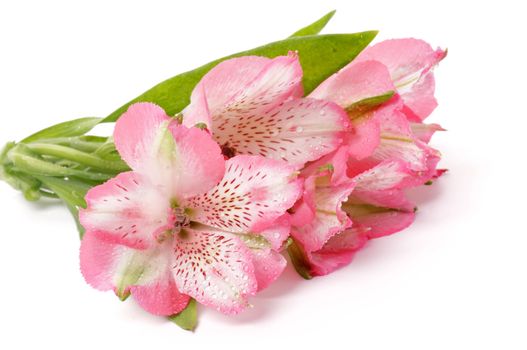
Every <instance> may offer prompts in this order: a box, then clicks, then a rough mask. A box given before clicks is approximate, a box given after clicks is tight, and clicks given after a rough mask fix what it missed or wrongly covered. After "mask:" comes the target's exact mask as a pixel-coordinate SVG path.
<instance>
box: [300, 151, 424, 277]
mask: <svg viewBox="0 0 527 350" xmlns="http://www.w3.org/2000/svg"><path fill="white" fill-rule="evenodd" d="M324 164H325V165H324ZM317 168H318V169H319V170H318V172H317V171H316V169H317ZM328 169H330V170H328ZM305 171H307V173H308V174H310V175H308V177H307V179H306V186H305V190H304V195H303V197H302V199H301V200H300V201H299V202H298V203H297V204H296V205H295V207H294V209H293V210H294V211H295V212H294V214H293V220H292V223H293V227H292V230H291V236H292V237H293V238H294V239H295V242H296V243H297V244H298V245H299V246H300V247H299V248H300V252H301V254H302V255H303V256H302V260H303V263H304V264H306V265H307V266H305V268H307V269H308V270H309V273H310V274H311V275H313V276H319V275H325V274H328V273H330V272H332V271H334V270H335V269H337V268H339V267H342V266H344V265H347V264H348V263H350V262H351V259H352V258H353V256H354V254H355V252H356V251H358V250H359V249H360V248H362V247H363V246H364V244H365V243H366V242H367V241H368V240H369V239H372V238H377V237H381V236H384V235H388V234H392V233H395V232H398V231H400V230H402V229H404V228H406V227H407V226H409V225H410V224H411V223H412V222H413V219H414V206H413V204H412V203H411V202H409V201H408V200H407V199H406V197H405V194H404V189H406V188H408V187H410V186H412V185H413V182H414V180H413V174H412V172H411V171H409V170H408V169H407V167H406V165H405V164H404V163H403V162H401V161H397V160H392V161H384V162H382V163H380V164H378V165H376V166H373V167H371V168H366V169H359V168H358V167H355V168H350V166H349V162H347V161H346V150H345V148H341V149H339V150H338V151H337V152H335V153H333V154H331V155H328V156H326V157H324V158H322V159H320V160H319V161H317V162H315V163H313V164H312V165H311V166H310V167H308V168H307V169H306V170H305Z"/></svg>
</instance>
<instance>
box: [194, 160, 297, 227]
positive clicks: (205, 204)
mask: <svg viewBox="0 0 527 350" xmlns="http://www.w3.org/2000/svg"><path fill="white" fill-rule="evenodd" d="M226 168H227V170H226V172H225V176H224V177H223V179H222V180H221V181H220V183H219V184H218V185H217V186H216V187H214V188H212V189H211V190H210V191H208V192H207V193H205V194H203V195H199V196H196V197H193V198H190V199H189V200H188V201H186V202H185V203H184V206H185V207H187V208H190V209H191V214H190V215H191V220H192V221H195V222H199V223H202V224H205V225H208V226H212V227H215V228H218V229H221V230H225V231H229V232H235V233H247V232H258V231H260V230H262V229H265V228H267V227H269V225H270V224H272V223H273V222H274V221H275V220H276V219H277V218H279V217H280V216H282V215H284V214H285V212H286V210H287V209H289V208H290V207H291V206H292V205H293V204H294V203H295V201H296V200H297V198H298V196H299V194H300V191H301V183H300V180H296V179H294V168H293V167H292V166H291V165H288V164H287V163H285V162H283V161H277V160H272V159H266V158H263V157H258V156H236V157H234V158H231V159H229V160H227V161H226Z"/></svg>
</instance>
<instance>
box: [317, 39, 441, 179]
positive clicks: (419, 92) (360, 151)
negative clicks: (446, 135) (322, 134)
mask: <svg viewBox="0 0 527 350" xmlns="http://www.w3.org/2000/svg"><path fill="white" fill-rule="evenodd" d="M445 54H446V53H445V52H444V51H442V50H436V51H434V50H432V48H431V47H430V45H428V44H426V43H425V42H423V41H420V40H415V39H401V40H389V41H385V42H381V43H379V44H377V45H374V46H372V47H370V48H367V49H365V50H364V51H363V52H362V53H361V54H360V55H359V57H358V58H357V59H355V60H354V61H352V62H351V63H350V64H348V65H347V66H346V67H345V68H343V69H342V70H340V71H339V72H337V73H336V74H334V75H333V76H331V77H330V78H328V79H327V80H326V81H324V82H323V83H322V84H321V85H320V86H319V87H317V89H315V90H314V91H313V92H312V93H311V94H310V96H311V97H315V98H320V99H326V100H330V101H333V102H335V103H337V104H339V105H340V106H341V107H342V108H344V109H346V111H347V113H348V116H349V119H350V121H351V123H352V125H353V128H352V130H351V131H350V132H349V133H348V134H347V136H346V142H345V143H346V144H347V147H348V151H349V155H350V157H351V158H353V159H355V160H357V161H362V160H366V161H367V162H368V163H369V164H370V165H371V166H374V165H376V164H379V163H381V162H382V161H385V160H401V161H403V162H405V163H406V164H407V166H408V168H409V169H410V170H411V171H413V172H414V177H415V179H416V184H422V183H424V182H426V181H428V180H429V179H430V178H432V177H434V176H436V175H437V172H436V170H435V166H436V165H437V162H438V161H439V158H440V156H439V153H438V152H437V151H436V150H434V149H433V148H431V147H429V146H428V145H427V143H428V141H429V140H430V137H431V136H432V134H433V132H435V131H437V130H442V128H441V127H440V126H439V125H437V124H430V125H427V124H423V123H422V122H421V120H422V119H424V118H425V117H426V116H428V114H430V113H431V112H432V110H433V109H434V108H435V106H436V105H437V103H436V101H435V98H434V96H433V93H434V78H433V74H432V68H433V66H434V65H435V64H437V63H438V62H439V61H440V60H441V59H442V58H443V57H444V56H445ZM372 160H374V161H376V162H377V163H376V164H375V162H372Z"/></svg>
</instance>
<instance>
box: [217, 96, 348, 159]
mask: <svg viewBox="0 0 527 350" xmlns="http://www.w3.org/2000/svg"><path fill="white" fill-rule="evenodd" d="M233 113H234V112H233ZM236 113H238V112H236ZM214 123H217V125H218V127H215V129H214V135H213V136H214V138H215V140H216V141H218V143H219V144H220V145H222V147H223V148H224V149H225V148H226V149H229V150H230V152H232V153H234V154H249V155H261V156H264V157H268V158H272V159H282V160H285V161H287V162H289V163H291V164H295V165H298V167H301V166H302V165H304V163H306V162H307V161H311V160H316V159H318V158H320V157H321V156H323V155H325V154H327V153H330V152H331V151H333V150H334V149H336V148H337V147H338V146H339V145H340V144H341V143H342V138H343V132H344V131H345V130H346V129H347V127H348V125H349V121H348V117H347V115H346V113H345V112H344V110H343V109H341V108H340V107H338V106H337V105H335V104H333V103H330V102H326V101H321V100H314V99H293V100H290V101H287V102H285V103H283V104H281V105H280V106H278V107H276V108H274V109H271V110H266V111H265V112H262V111H259V110H247V111H244V112H243V113H238V114H236V115H234V114H229V115H228V116H226V115H222V116H219V117H218V119H216V120H215V121H214ZM215 125H216V124H215Z"/></svg>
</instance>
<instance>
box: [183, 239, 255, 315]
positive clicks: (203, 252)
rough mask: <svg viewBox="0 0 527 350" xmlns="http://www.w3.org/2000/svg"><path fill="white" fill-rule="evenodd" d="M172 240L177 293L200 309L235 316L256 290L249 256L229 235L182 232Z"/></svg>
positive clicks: (241, 245) (240, 243)
mask: <svg viewBox="0 0 527 350" xmlns="http://www.w3.org/2000/svg"><path fill="white" fill-rule="evenodd" d="M183 233H184V234H183V235H182V236H181V237H177V238H176V240H175V247H174V257H173V259H174V260H173V262H174V264H173V274H174V278H175V281H176V285H177V286H178V289H179V290H181V291H182V292H183V293H185V294H188V295H190V296H191V297H193V298H195V299H196V300H197V301H198V302H200V303H201V304H203V305H206V306H211V307H214V308H216V309H218V310H219V311H221V312H223V313H227V314H235V313H238V312H240V311H241V310H243V309H244V308H245V307H246V306H247V297H248V296H249V295H253V294H255V293H256V290H257V281H256V277H255V275H254V266H253V263H252V255H251V252H250V251H249V249H248V248H247V247H246V246H245V244H243V242H242V241H241V240H240V239H239V238H238V237H236V236H235V235H233V234H230V233H226V232H215V231H210V232H208V231H196V230H193V229H185V230H184V231H183Z"/></svg>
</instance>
